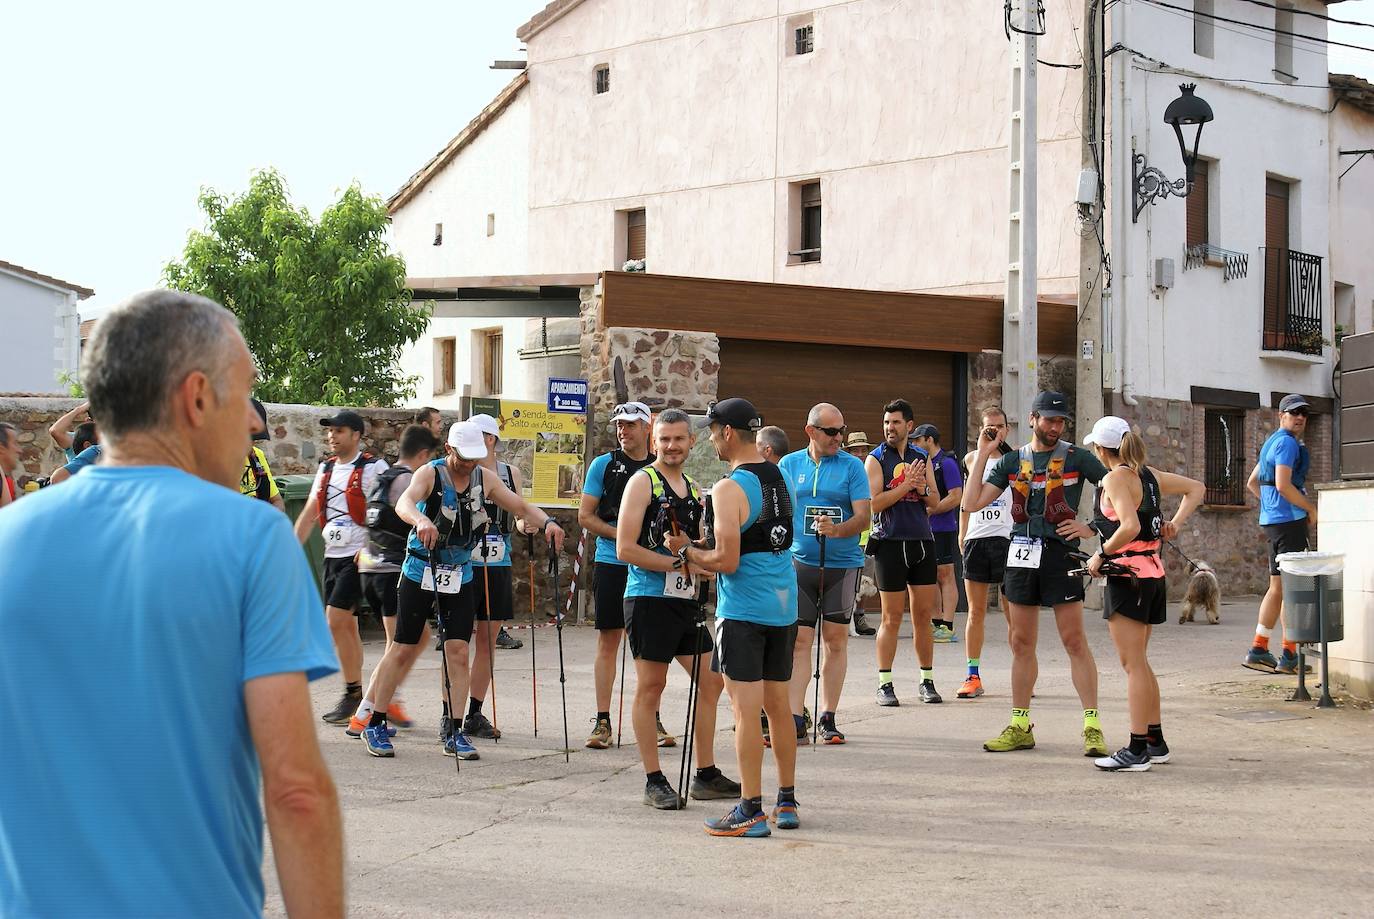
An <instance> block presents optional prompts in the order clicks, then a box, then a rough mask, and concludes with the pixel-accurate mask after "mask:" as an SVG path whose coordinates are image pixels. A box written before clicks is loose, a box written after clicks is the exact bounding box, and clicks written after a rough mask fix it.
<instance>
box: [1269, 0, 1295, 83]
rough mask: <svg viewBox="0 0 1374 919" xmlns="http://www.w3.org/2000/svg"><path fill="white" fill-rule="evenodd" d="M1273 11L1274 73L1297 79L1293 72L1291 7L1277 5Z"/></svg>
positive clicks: (1290, 5)
mask: <svg viewBox="0 0 1374 919" xmlns="http://www.w3.org/2000/svg"><path fill="white" fill-rule="evenodd" d="M1276 6H1277V8H1276V9H1275V10H1274V72H1275V73H1276V74H1278V75H1279V76H1282V77H1289V78H1291V79H1297V74H1296V73H1294V71H1293V5H1292V4H1291V3H1279V4H1277V5H1276Z"/></svg>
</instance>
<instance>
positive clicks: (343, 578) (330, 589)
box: [321, 555, 363, 614]
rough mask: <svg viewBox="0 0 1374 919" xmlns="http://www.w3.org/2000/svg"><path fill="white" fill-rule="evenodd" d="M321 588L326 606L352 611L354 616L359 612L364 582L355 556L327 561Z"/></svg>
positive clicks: (328, 559)
mask: <svg viewBox="0 0 1374 919" xmlns="http://www.w3.org/2000/svg"><path fill="white" fill-rule="evenodd" d="M321 587H322V588H323V590H322V593H323V594H324V605H325V606H332V607H334V608H335V609H346V610H350V611H352V612H353V613H354V614H356V613H357V612H358V601H359V600H361V599H362V597H363V582H362V578H361V577H360V576H359V575H358V563H357V562H356V561H354V559H353V556H351V555H350V556H348V557H346V558H327V559H325V560H324V578H323V581H322V584H321Z"/></svg>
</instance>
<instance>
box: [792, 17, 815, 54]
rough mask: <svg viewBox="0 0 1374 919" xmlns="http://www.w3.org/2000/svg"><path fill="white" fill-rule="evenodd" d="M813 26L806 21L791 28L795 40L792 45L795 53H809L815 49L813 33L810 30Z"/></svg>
mask: <svg viewBox="0 0 1374 919" xmlns="http://www.w3.org/2000/svg"><path fill="white" fill-rule="evenodd" d="M815 28H816V27H815V26H814V25H812V24H811V23H809V22H808V23H807V24H806V25H804V26H800V27H798V28H797V29H794V30H793V33H792V34H793V38H794V40H795V44H794V46H793V47H794V48H795V49H796V50H795V51H794V53H795V54H810V53H811V52H812V51H815V50H816V42H815V38H814V35H815V33H814V32H813V31H812V30H813V29H815Z"/></svg>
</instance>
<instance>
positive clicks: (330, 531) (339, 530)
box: [320, 523, 349, 546]
mask: <svg viewBox="0 0 1374 919" xmlns="http://www.w3.org/2000/svg"><path fill="white" fill-rule="evenodd" d="M348 530H349V528H348V527H346V526H343V525H342V524H339V523H326V524H325V525H324V529H323V530H321V531H320V535H321V536H322V537H323V538H324V544H325V545H326V546H346V545H348V535H349V534H348Z"/></svg>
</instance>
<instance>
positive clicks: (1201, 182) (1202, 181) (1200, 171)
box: [1187, 160, 1211, 246]
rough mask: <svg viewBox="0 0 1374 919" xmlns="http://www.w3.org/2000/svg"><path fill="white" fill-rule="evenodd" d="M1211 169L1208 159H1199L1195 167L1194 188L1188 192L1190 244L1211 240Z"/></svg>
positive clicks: (1199, 243) (1195, 244)
mask: <svg viewBox="0 0 1374 919" xmlns="http://www.w3.org/2000/svg"><path fill="white" fill-rule="evenodd" d="M1210 180H1211V170H1210V169H1209V168H1208V163H1207V161H1206V160H1198V161H1197V164H1196V165H1195V166H1194V167H1193V190H1192V191H1190V192H1189V193H1188V198H1187V202H1188V245H1189V246H1203V245H1206V244H1207V243H1209V242H1211V240H1210V239H1209V238H1208V235H1207V224H1208V220H1209V216H1210V215H1209V213H1208V202H1207V195H1208V193H1209V188H1208V185H1209V183H1210Z"/></svg>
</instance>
